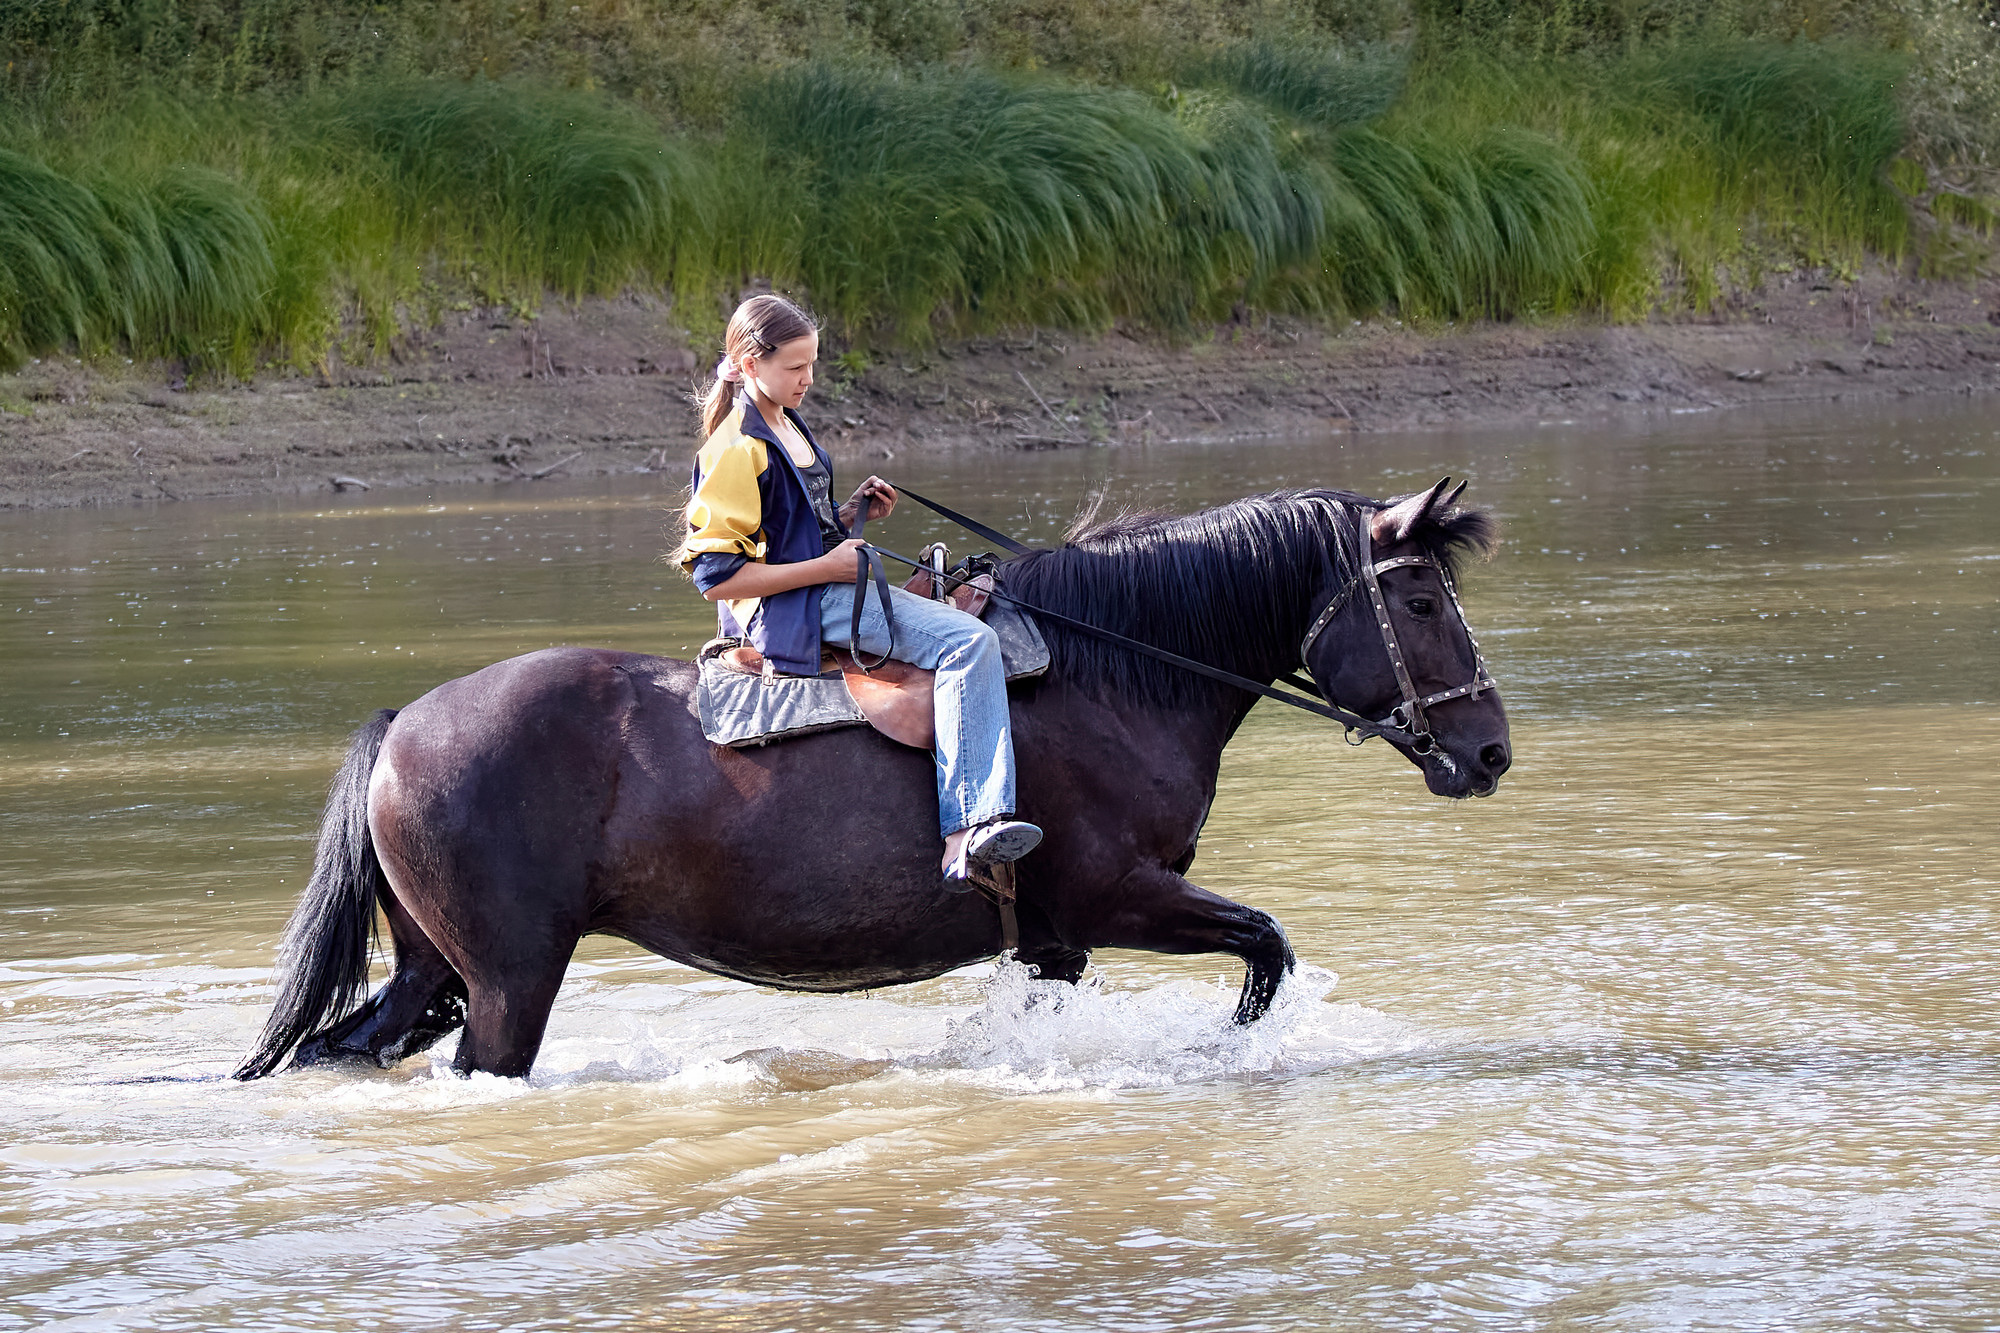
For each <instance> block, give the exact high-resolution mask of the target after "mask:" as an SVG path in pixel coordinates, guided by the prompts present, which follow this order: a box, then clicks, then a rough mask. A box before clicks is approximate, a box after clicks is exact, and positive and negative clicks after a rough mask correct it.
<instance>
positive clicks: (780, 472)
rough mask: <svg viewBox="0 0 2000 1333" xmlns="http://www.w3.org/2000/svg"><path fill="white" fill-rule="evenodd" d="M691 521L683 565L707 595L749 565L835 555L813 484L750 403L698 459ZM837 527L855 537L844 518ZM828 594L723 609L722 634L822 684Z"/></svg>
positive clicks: (823, 458)
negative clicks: (822, 627) (822, 610)
mask: <svg viewBox="0 0 2000 1333" xmlns="http://www.w3.org/2000/svg"><path fill="white" fill-rule="evenodd" d="M785 414H786V415H787V416H789V417H790V418H791V419H792V424H793V425H795V426H797V427H798V428H799V434H801V435H803V436H804V437H805V440H806V443H807V444H809V445H811V446H812V451H813V453H814V454H815V455H817V456H818V458H819V461H820V463H821V464H822V465H823V466H824V467H825V468H826V469H827V475H828V476H829V477H831V476H832V475H833V462H832V460H831V459H829V458H828V457H827V455H826V451H825V450H824V449H821V448H820V447H819V441H817V440H815V439H813V435H812V432H811V431H810V430H808V429H806V423H805V422H803V421H801V420H800V419H799V414H798V413H796V412H793V411H791V410H790V409H789V408H787V409H786V413H785ZM687 519H688V534H687V538H686V540H684V541H683V542H682V543H681V549H680V552H679V554H678V555H677V557H676V559H677V561H678V563H679V564H680V567H681V568H682V569H684V570H686V571H687V572H688V573H689V574H691V575H693V576H694V580H695V583H696V585H697V586H699V587H700V588H701V589H702V591H704V592H706V591H708V589H710V588H712V587H714V586H715V585H716V584H718V583H721V582H723V581H724V580H725V579H727V578H728V577H729V576H730V575H731V574H734V573H735V572H736V571H737V570H738V569H740V568H742V566H743V563H744V562H745V561H746V560H761V561H764V562H766V563H768V564H773V565H789V564H796V563H797V562H799V561H801V560H813V559H816V558H818V557H819V556H820V555H822V554H823V553H824V552H825V550H826V543H825V539H824V537H823V536H822V533H821V529H820V525H819V519H818V517H817V516H815V515H814V513H813V509H812V499H811V497H810V496H809V495H807V493H806V483H805V479H804V478H802V477H801V476H799V470H798V468H797V467H795V466H794V465H793V464H792V459H791V455H789V454H788V453H786V452H785V446H784V445H782V444H780V443H779V442H778V439H777V437H776V436H775V435H774V434H773V433H772V431H771V428H770V426H769V425H768V424H766V423H765V421H764V416H763V414H762V413H760V412H759V411H758V410H757V406H756V404H755V403H753V402H751V400H750V396H749V395H748V394H747V393H738V394H737V395H736V403H735V405H734V406H733V407H732V408H731V409H730V413H729V415H728V416H727V417H725V418H724V419H723V422H722V424H721V425H720V426H718V427H717V428H716V431H715V434H713V435H711V436H709V437H708V439H707V441H706V442H704V443H703V444H702V446H701V452H700V453H698V454H696V455H695V460H694V497H693V498H692V499H691V500H689V501H688V508H687ZM834 522H835V524H837V525H839V526H840V529H841V531H842V532H843V533H844V532H846V530H847V528H846V525H845V524H843V523H841V521H840V515H839V514H838V513H836V514H835V515H834ZM712 557H713V558H712ZM822 586H824V585H819V584H815V585H813V586H812V587H808V588H792V589H790V590H788V591H786V592H781V593H776V594H773V595H772V596H770V597H761V598H756V597H753V598H746V599H743V600H741V601H734V602H728V601H723V602H717V603H716V604H715V608H716V624H717V629H718V632H719V633H721V634H724V635H731V636H736V635H740V636H742V637H745V638H748V639H749V640H750V642H752V643H754V644H755V645H757V651H759V652H761V653H763V654H764V656H765V657H767V658H769V659H770V660H771V665H772V666H774V667H776V668H777V669H778V670H780V671H786V672H790V673H791V674H793V675H797V676H812V675H817V674H819V601H820V589H821V587H822Z"/></svg>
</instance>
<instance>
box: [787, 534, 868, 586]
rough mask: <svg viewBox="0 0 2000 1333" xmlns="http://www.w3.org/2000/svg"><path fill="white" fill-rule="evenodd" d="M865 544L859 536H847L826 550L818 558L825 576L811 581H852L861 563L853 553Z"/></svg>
mask: <svg viewBox="0 0 2000 1333" xmlns="http://www.w3.org/2000/svg"><path fill="white" fill-rule="evenodd" d="M867 544H868V543H867V542H865V541H863V540H862V539H861V538H859V537H849V538H848V539H847V540H846V541H844V542H842V543H841V544H840V545H838V546H836V547H834V548H833V549H832V550H831V551H828V552H827V553H826V554H825V555H823V556H821V557H820V558H819V563H820V564H821V565H822V566H824V573H825V577H824V578H816V579H814V580H813V582H814V583H852V582H854V575H855V572H856V571H857V570H858V569H859V567H860V565H861V561H860V558H859V557H858V556H856V555H855V552H857V551H859V550H860V549H861V548H862V547H864V546H866V545H867ZM779 568H780V569H782V568H784V566H782V565H780V566H779Z"/></svg>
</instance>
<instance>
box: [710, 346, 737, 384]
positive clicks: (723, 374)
mask: <svg viewBox="0 0 2000 1333" xmlns="http://www.w3.org/2000/svg"><path fill="white" fill-rule="evenodd" d="M715 377H716V378H717V379H719V380H721V381H722V382H723V383H725V384H741V383H742V382H743V371H742V370H741V368H739V367H738V366H737V364H736V363H735V362H734V361H732V360H730V359H729V353H727V352H724V353H723V354H722V360H720V361H718V362H716V363H715Z"/></svg>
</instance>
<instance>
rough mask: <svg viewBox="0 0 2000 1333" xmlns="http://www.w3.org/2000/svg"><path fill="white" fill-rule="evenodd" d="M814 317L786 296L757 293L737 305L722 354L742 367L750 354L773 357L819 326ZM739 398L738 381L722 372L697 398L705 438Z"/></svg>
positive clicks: (718, 425) (724, 338)
mask: <svg viewBox="0 0 2000 1333" xmlns="http://www.w3.org/2000/svg"><path fill="white" fill-rule="evenodd" d="M818 327H819V326H818V325H817V324H815V323H813V321H812V317H811V316H810V315H808V314H806V312H805V311H803V310H801V309H799V308H798V307H797V306H795V305H793V304H792V303H791V302H790V301H787V300H786V299H785V298H784V297H782V296H753V297H751V298H750V299H749V300H747V301H745V302H744V303H743V304H742V305H740V306H737V307H736V313H735V314H733V315H731V316H730V317H729V328H728V329H727V330H726V331H725V332H724V333H723V335H722V355H723V357H724V358H725V359H726V360H727V361H728V362H729V363H730V364H732V365H736V366H741V365H742V364H743V358H744V357H746V356H769V355H770V354H771V353H773V352H775V351H777V350H778V349H779V348H780V347H782V346H784V345H785V344H786V343H788V342H790V341H792V340H793V339H794V338H803V337H805V336H806V335H807V334H808V333H812V332H814V331H815V330H817V329H818ZM735 398H736V381H734V380H726V379H723V378H722V377H721V376H720V375H717V376H716V378H715V383H713V384H711V385H709V386H708V392H707V393H704V394H702V395H701V397H700V398H699V399H698V400H697V401H698V402H699V403H700V404H701V434H702V438H703V439H707V438H708V437H709V436H711V435H713V434H715V432H716V430H717V429H718V428H719V427H720V426H721V425H722V422H723V419H724V418H726V417H727V416H728V415H729V409H730V406H731V405H732V404H733V403H734V401H735Z"/></svg>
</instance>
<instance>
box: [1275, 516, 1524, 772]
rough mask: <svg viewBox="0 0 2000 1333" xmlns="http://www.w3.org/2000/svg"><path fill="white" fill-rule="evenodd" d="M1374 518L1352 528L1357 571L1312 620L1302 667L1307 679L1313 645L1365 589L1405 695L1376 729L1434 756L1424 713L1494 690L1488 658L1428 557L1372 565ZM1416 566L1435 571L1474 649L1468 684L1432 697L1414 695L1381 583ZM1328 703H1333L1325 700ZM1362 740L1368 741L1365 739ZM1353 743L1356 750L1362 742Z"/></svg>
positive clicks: (1444, 572) (1446, 579)
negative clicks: (1400, 735)
mask: <svg viewBox="0 0 2000 1333" xmlns="http://www.w3.org/2000/svg"><path fill="white" fill-rule="evenodd" d="M1374 517H1375V511H1374V510H1372V509H1363V510H1362V511H1361V519H1360V522H1358V523H1357V524H1355V540H1356V542H1357V544H1358V545H1359V547H1360V556H1361V561H1360V569H1359V571H1358V572H1357V573H1356V574H1355V575H1354V577H1353V578H1351V579H1349V580H1348V581H1347V586H1346V587H1344V588H1342V589H1341V590H1340V591H1339V592H1337V593H1335V594H1334V595H1333V600H1332V601H1330V602H1328V603H1327V604H1326V609H1325V610H1323V611H1321V612H1320V613H1319V616H1318V618H1317V619H1315V620H1314V621H1313V623H1312V628H1311V629H1309V630H1307V631H1306V636H1305V638H1304V639H1303V640H1301V641H1300V643H1299V662H1300V664H1301V665H1302V666H1304V667H1305V669H1306V674H1307V675H1311V674H1312V662H1311V660H1310V658H1309V657H1308V656H1307V654H1309V653H1310V652H1311V651H1312V646H1313V644H1314V642H1315V641H1317V640H1318V638H1319V636H1320V634H1321V633H1322V632H1324V631H1325V629H1326V627H1327V626H1328V625H1330V624H1332V623H1333V618H1334V617H1335V616H1337V615H1339V614H1340V609H1341V608H1342V607H1343V606H1345V605H1347V600H1348V598H1350V597H1352V596H1353V595H1354V591H1355V589H1357V588H1366V589H1367V590H1368V600H1369V601H1370V602H1372V603H1373V604H1374V608H1375V624H1376V627H1377V628H1378V629H1380V630H1381V631H1382V646H1383V647H1384V648H1386V649H1387V650H1388V652H1389V665H1390V666H1391V667H1393V668H1394V669H1395V672H1396V688H1397V689H1398V690H1399V691H1401V693H1402V696H1403V701H1402V702H1401V703H1399V704H1397V705H1396V706H1395V707H1394V708H1392V709H1390V710H1389V715H1388V716H1387V717H1385V718H1382V719H1380V720H1379V721H1378V722H1377V724H1376V725H1378V726H1381V727H1386V728H1394V729H1395V730H1397V731H1401V732H1406V733H1408V734H1409V736H1410V749H1411V750H1413V751H1415V752H1416V753H1417V754H1432V753H1435V752H1436V751H1437V749H1438V743H1437V738H1436V737H1435V736H1433V735H1432V734H1431V729H1430V724H1429V723H1428V722H1426V721H1425V719H1424V710H1425V709H1426V708H1428V707H1430V706H1431V705H1432V704H1441V703H1443V702H1444V701H1445V700H1447V699H1459V698H1466V699H1477V698H1478V697H1479V695H1480V692H1481V691H1483V690H1490V689H1494V688H1496V686H1495V682H1494V680H1493V677H1492V676H1491V675H1490V674H1489V673H1488V672H1487V670H1486V656H1485V654H1483V653H1481V652H1480V651H1479V640H1477V639H1475V638H1473V637H1472V626H1471V624H1470V623H1469V622H1468V621H1467V620H1466V618H1465V608H1464V607H1463V606H1461V605H1460V604H1459V601H1458V587H1457V585H1456V584H1454V583H1453V582H1452V579H1451V571H1450V570H1448V569H1446V568H1445V567H1444V566H1443V565H1442V564H1440V563H1439V562H1438V561H1436V560H1433V559H1432V558H1431V557H1430V556H1427V555H1399V556H1395V557H1394V558H1392V559H1388V560H1380V561H1378V560H1376V559H1375V558H1374V554H1375V551H1374V542H1373V540H1372V538H1371V536H1370V533H1369V528H1370V520H1372V519H1373V518H1374ZM1419 565H1422V566H1428V567H1429V568H1431V569H1435V570H1436V571H1437V573H1438V579H1439V581H1440V582H1442V583H1443V584H1444V591H1445V595H1446V596H1447V597H1449V598H1451V606H1452V610H1454V611H1456V612H1458V623H1459V627H1460V628H1461V629H1463V630H1464V631H1465V641H1466V642H1467V643H1469V644H1471V645H1472V661H1473V669H1472V679H1471V680H1469V681H1467V682H1466V683H1465V684H1463V685H1460V686H1457V687H1456V688H1453V689H1449V690H1439V691H1438V692H1437V693H1436V694H1425V695H1419V694H1418V693H1417V687H1416V684H1415V683H1414V682H1413V681H1412V680H1411V679H1410V669H1409V667H1408V666H1406V665H1405V664H1404V662H1403V645H1402V644H1401V643H1399V642H1398V641H1397V639H1396V626H1395V624H1394V623H1393V622H1391V620H1390V619H1389V603H1388V602H1387V600H1385V599H1384V598H1383V596H1382V579H1381V575H1382V571H1383V570H1385V569H1401V568H1404V567H1405V566H1419ZM1327 702H1328V703H1335V702H1336V701H1335V700H1334V698H1333V697H1332V696H1331V695H1328V696H1327ZM1361 739H1362V740H1366V739H1368V738H1367V737H1366V736H1363V737H1362V738H1361ZM1351 743H1353V744H1357V745H1358V744H1360V741H1354V742H1351Z"/></svg>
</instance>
